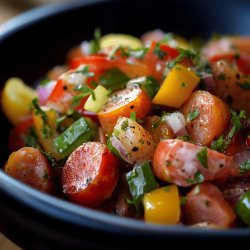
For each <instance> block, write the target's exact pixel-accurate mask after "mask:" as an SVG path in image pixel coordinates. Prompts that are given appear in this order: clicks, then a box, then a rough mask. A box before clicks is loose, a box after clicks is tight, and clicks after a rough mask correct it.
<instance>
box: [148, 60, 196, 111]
mask: <svg viewBox="0 0 250 250" xmlns="http://www.w3.org/2000/svg"><path fill="white" fill-rule="evenodd" d="M199 81H200V78H199V77H198V76H197V75H196V74H195V73H194V72H193V71H191V70H189V69H188V68H186V67H184V66H182V65H180V64H176V65H175V66H174V67H173V68H172V69H171V70H170V72H169V73H168V75H167V77H166V79H165V80H164V82H163V84H162V85H161V87H160V89H159V91H158V92H157V93H156V95H155V97H154V99H153V101H152V102H153V103H154V104H160V105H165V106H170V107H174V108H179V107H180V106H181V105H182V104H183V103H184V102H185V101H186V100H187V99H188V98H189V96H190V95H191V93H192V91H193V90H194V88H195V87H196V86H197V85H198V83H199Z"/></svg>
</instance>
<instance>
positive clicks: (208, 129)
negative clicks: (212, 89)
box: [182, 90, 231, 146]
mask: <svg viewBox="0 0 250 250" xmlns="http://www.w3.org/2000/svg"><path fill="white" fill-rule="evenodd" d="M182 111H183V114H184V116H185V117H186V121H187V129H188V132H189V134H190V136H191V138H192V140H193V141H195V142H196V143H198V144H201V145H206V146H209V145H210V144H211V142H212V141H213V140H214V139H215V138H216V137H219V136H220V135H221V134H222V133H223V132H224V130H225V129H226V127H227V125H228V122H229V120H230V116H231V115H230V111H229V108H228V106H227V105H226V103H224V102H223V101H222V100H221V99H219V98H218V97H216V96H214V95H212V94H210V93H209V92H207V91H203V90H198V91H195V92H194V93H193V94H192V95H191V96H190V98H189V99H188V101H187V102H186V103H185V104H184V105H183V108H182Z"/></svg>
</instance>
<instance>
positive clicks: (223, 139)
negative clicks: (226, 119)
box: [211, 110, 247, 153]
mask: <svg viewBox="0 0 250 250" xmlns="http://www.w3.org/2000/svg"><path fill="white" fill-rule="evenodd" d="M231 114H232V117H231V123H232V125H233V126H232V128H231V129H230V130H229V132H228V134H227V135H221V136H220V137H219V138H218V139H217V140H215V141H213V142H212V145H211V149H213V150H217V151H219V152H222V153H223V152H224V151H225V150H226V149H227V147H228V146H229V144H230V143H231V141H232V139H233V137H234V135H235V134H237V133H238V132H239V131H240V130H241V129H242V128H243V125H242V120H244V119H247V117H246V113H245V111H244V110H241V111H240V113H239V114H237V113H236V112H235V111H232V110H231Z"/></svg>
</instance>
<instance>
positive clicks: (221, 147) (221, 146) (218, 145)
mask: <svg viewBox="0 0 250 250" xmlns="http://www.w3.org/2000/svg"><path fill="white" fill-rule="evenodd" d="M211 149H213V150H216V151H219V152H224V151H225V149H226V148H225V143H224V136H223V135H221V136H220V137H219V138H218V139H217V140H215V141H213V142H212V144H211Z"/></svg>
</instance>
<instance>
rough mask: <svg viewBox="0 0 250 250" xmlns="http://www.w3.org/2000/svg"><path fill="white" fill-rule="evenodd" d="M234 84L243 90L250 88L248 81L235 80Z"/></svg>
mask: <svg viewBox="0 0 250 250" xmlns="http://www.w3.org/2000/svg"><path fill="white" fill-rule="evenodd" d="M236 84H237V85H238V86H239V87H241V88H242V89H244V90H250V82H243V83H239V82H236Z"/></svg>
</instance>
